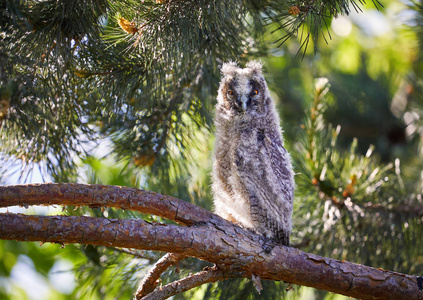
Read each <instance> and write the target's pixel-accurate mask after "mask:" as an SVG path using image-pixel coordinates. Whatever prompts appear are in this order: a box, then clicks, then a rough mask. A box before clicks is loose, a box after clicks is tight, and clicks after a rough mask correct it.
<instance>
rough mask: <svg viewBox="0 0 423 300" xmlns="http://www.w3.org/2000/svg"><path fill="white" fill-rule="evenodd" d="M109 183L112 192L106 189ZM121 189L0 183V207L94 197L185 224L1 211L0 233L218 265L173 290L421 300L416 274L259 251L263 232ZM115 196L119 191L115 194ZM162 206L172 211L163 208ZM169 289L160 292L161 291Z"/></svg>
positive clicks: (284, 250) (280, 249)
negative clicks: (217, 287) (253, 288)
mask: <svg viewBox="0 0 423 300" xmlns="http://www.w3.org/2000/svg"><path fill="white" fill-rule="evenodd" d="M78 187H79V188H78ZM115 189H116V190H117V192H119V193H116V194H113V193H114V191H115ZM126 189H127V188H118V187H106V188H104V189H103V187H102V186H87V185H80V186H78V185H66V184H62V185H53V184H46V185H38V186H12V187H0V203H1V206H8V205H17V204H20V205H32V204H62V203H63V202H62V200H63V199H66V201H67V202H66V204H72V205H89V206H92V205H93V203H94V205H96V206H98V204H101V205H100V206H113V207H121V208H123V207H125V209H129V208H131V209H134V207H136V210H139V211H141V212H144V213H146V212H152V211H154V213H155V214H157V215H160V216H169V218H170V219H173V220H179V222H180V223H183V224H189V225H192V226H188V227H187V226H178V225H163V224H158V223H154V224H152V223H149V222H146V221H142V220H115V219H104V218H91V217H71V216H48V217H45V216H26V215H15V214H0V238H1V239H13V240H19V241H41V242H56V243H63V244H67V243H81V244H93V245H104V246H114V247H127V248H135V249H145V250H157V251H166V252H173V253H179V254H182V255H186V256H192V257H197V258H199V259H203V260H207V261H209V262H213V263H215V264H216V265H217V267H218V269H217V270H218V271H219V272H214V273H213V272H209V273H207V271H204V272H206V274H208V275H201V276H197V277H195V278H186V280H185V281H184V280H182V281H181V282H179V283H174V286H177V287H178V288H172V286H169V287H166V289H167V290H168V291H173V292H178V291H179V290H184V287H185V288H187V287H188V288H189V286H190V285H192V284H194V285H193V286H195V284H198V283H199V284H201V282H202V280H203V281H204V280H209V279H210V280H211V281H215V280H221V279H223V278H232V277H238V278H240V277H243V278H251V277H252V275H254V276H255V277H257V276H258V277H260V278H262V279H269V280H283V281H286V282H290V283H294V284H299V285H306V286H311V287H314V288H317V289H322V290H327V291H331V292H334V293H339V294H343V295H346V296H350V297H356V298H360V299H423V291H422V288H421V280H422V279H421V277H419V278H417V277H416V276H411V275H405V274H400V273H396V272H391V271H386V270H380V269H375V268H371V267H367V266H363V265H359V264H353V263H350V262H346V261H338V260H333V259H330V258H325V257H321V256H317V255H314V254H310V253H305V252H303V251H301V250H298V249H294V248H290V247H284V246H278V245H276V246H275V247H274V248H273V250H272V251H271V252H270V253H266V252H265V251H264V249H263V240H262V237H260V236H258V235H256V234H255V233H253V232H251V231H248V230H246V229H243V228H239V227H237V226H235V225H233V224H232V223H229V222H227V221H225V220H222V219H221V218H219V217H218V216H216V215H214V214H212V213H210V212H207V211H205V210H202V209H200V208H198V207H196V206H193V205H191V204H189V203H181V202H182V201H181V200H178V199H175V198H171V197H170V198H167V196H162V195H159V194H154V193H149V192H144V191H142V192H144V193H145V194H144V196H145V197H146V198H147V199H141V198H142V197H143V196H142V192H140V194H138V192H136V191H134V190H133V189H128V191H125V190H126ZM77 190H79V193H77ZM96 191H99V193H100V194H96ZM104 191H107V192H104ZM67 193H70V194H67ZM79 195H82V196H81V197H83V199H85V201H86V202H84V200H81V199H80V198H79V197H80V196H79ZM122 195H124V198H121V196H122ZM129 195H130V196H129ZM151 195H153V196H151ZM134 199H136V200H134ZM169 199H170V200H169ZM108 201H110V202H108ZM76 202H77V203H79V204H76ZM116 203H120V204H116ZM123 203H125V204H123ZM159 207H161V208H162V209H158V208H159ZM163 207H166V208H167V209H170V210H171V212H169V211H164V208H163ZM192 211H197V212H200V214H193V213H192ZM185 213H187V214H185ZM220 272H221V273H220ZM199 274H200V273H199ZM219 276H221V277H219ZM184 282H185V283H184ZM193 282H195V283H193ZM204 282H208V281H204ZM419 284H420V286H419ZM154 293H155V292H154ZM170 294H172V293H170ZM170 294H168V292H166V295H170ZM150 295H152V294H150ZM166 297H168V296H166ZM153 299H158V298H153Z"/></svg>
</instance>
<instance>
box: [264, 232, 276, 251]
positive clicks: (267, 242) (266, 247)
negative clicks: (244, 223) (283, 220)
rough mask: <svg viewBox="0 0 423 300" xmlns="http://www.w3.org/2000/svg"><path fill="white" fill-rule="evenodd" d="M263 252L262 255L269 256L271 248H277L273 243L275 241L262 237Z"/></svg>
mask: <svg viewBox="0 0 423 300" xmlns="http://www.w3.org/2000/svg"><path fill="white" fill-rule="evenodd" d="M263 240H264V242H263V250H264V253H266V254H270V253H271V252H272V250H273V248H275V246H277V244H276V243H275V240H274V239H272V238H269V237H267V236H265V235H263Z"/></svg>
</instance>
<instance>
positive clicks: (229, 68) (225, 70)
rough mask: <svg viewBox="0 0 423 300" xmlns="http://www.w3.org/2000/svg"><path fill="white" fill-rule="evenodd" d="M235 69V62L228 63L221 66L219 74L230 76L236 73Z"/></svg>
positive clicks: (236, 67)
mask: <svg viewBox="0 0 423 300" xmlns="http://www.w3.org/2000/svg"><path fill="white" fill-rule="evenodd" d="M237 69H239V67H238V63H237V62H235V61H230V62H227V63H224V64H223V65H222V69H220V72H222V75H232V74H234V73H235V72H236V70H237Z"/></svg>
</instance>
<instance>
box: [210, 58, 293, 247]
mask: <svg viewBox="0 0 423 300" xmlns="http://www.w3.org/2000/svg"><path fill="white" fill-rule="evenodd" d="M261 69H262V65H261V63H259V62H256V61H252V62H249V63H248V64H247V66H246V68H244V69H242V68H240V67H238V65H237V64H236V63H226V64H224V65H223V66H222V69H221V72H222V80H221V82H220V86H219V91H218V96H217V104H216V115H215V127H216V142H215V150H214V158H213V184H212V191H213V198H214V209H215V212H216V213H217V214H218V215H219V216H221V217H223V218H225V219H227V220H229V221H232V222H234V223H237V224H239V225H241V226H243V227H247V228H250V229H253V230H254V231H256V232H257V233H259V234H262V235H265V236H266V237H267V238H270V239H272V240H274V241H275V242H277V243H279V244H283V245H287V246H288V245H289V235H290V233H291V227H292V224H291V223H292V222H291V218H292V205H293V197H294V172H293V170H292V165H291V158H290V155H289V153H288V152H287V150H286V149H285V148H284V147H283V138H282V131H281V128H280V125H279V117H278V113H277V111H276V108H275V105H274V103H273V100H272V98H271V97H270V95H269V90H268V88H267V84H266V81H265V79H264V77H263V75H262V70H261Z"/></svg>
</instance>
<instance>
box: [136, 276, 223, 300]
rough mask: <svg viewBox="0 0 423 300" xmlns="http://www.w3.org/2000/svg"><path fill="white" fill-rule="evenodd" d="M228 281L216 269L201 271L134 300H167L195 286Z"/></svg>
mask: <svg viewBox="0 0 423 300" xmlns="http://www.w3.org/2000/svg"><path fill="white" fill-rule="evenodd" d="M225 279H228V277H227V276H225V272H224V271H222V270H220V269H218V268H211V269H208V270H203V271H202V272H198V273H196V274H192V275H189V276H187V277H185V278H183V279H181V280H177V281H174V282H172V283H169V284H167V285H165V286H164V287H161V288H159V289H157V290H156V291H154V292H152V293H150V294H148V295H146V296H145V297H138V294H137V295H136V297H135V299H136V300H161V299H167V298H169V297H171V296H174V295H176V294H179V293H182V292H186V291H188V290H190V289H193V288H195V287H197V286H200V285H202V284H205V283H210V282H216V281H220V280H225Z"/></svg>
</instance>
